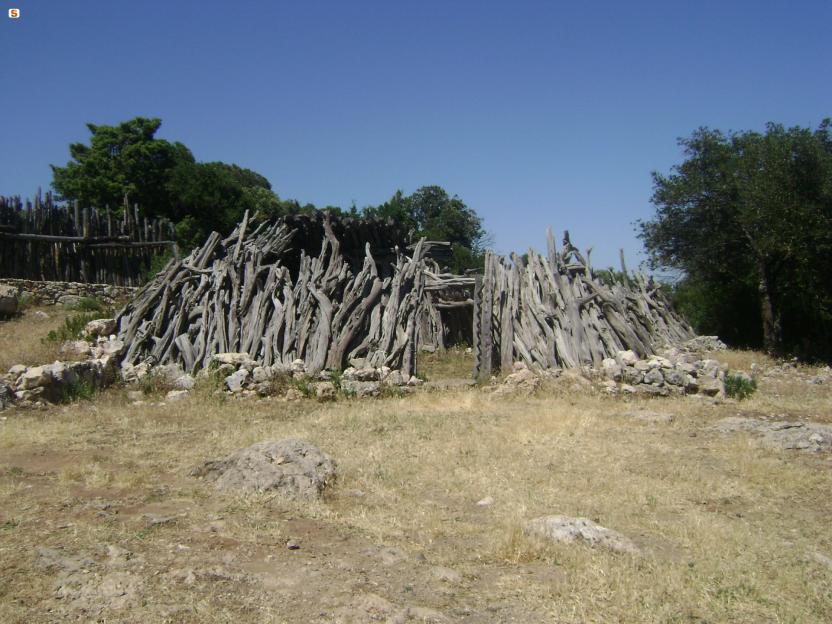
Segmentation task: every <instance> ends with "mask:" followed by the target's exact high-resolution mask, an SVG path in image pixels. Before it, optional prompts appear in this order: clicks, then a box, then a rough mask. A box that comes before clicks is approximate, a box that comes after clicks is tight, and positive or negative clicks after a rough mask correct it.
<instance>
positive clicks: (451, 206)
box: [52, 117, 487, 272]
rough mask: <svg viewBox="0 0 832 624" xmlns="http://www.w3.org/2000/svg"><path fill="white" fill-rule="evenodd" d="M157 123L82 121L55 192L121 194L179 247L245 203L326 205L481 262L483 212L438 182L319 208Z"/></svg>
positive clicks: (222, 227)
mask: <svg viewBox="0 0 832 624" xmlns="http://www.w3.org/2000/svg"><path fill="white" fill-rule="evenodd" d="M161 124H162V122H161V120H160V119H155V118H154V119H150V118H145V117H136V118H135V119H131V120H129V121H126V122H123V123H120V124H118V125H116V126H106V125H95V124H87V128H88V129H89V131H90V133H91V137H90V143H89V145H86V144H83V143H73V144H72V145H70V147H69V152H70V156H71V157H72V158H71V160H70V161H69V162H68V163H67V164H66V166H65V167H58V166H55V165H53V166H52V171H53V182H52V186H53V187H54V189H55V191H56V192H57V193H58V195H59V197H60V198H62V199H66V200H78V201H79V202H80V203H81V205H82V206H94V207H97V208H104V207H107V206H109V208H110V210H112V211H113V212H118V211H120V210H121V209H122V205H123V202H124V198H125V196H126V197H128V200H129V202H130V203H138V204H139V205H140V206H141V208H142V210H143V212H144V213H145V214H146V215H147V216H152V217H165V218H168V219H170V220H171V221H173V222H174V224H175V226H176V236H177V239H178V241H179V243H180V244H181V245H182V246H183V247H184V248H185V249H187V248H190V247H193V246H196V245H198V244H200V243H201V242H202V241H203V240H204V239H205V237H206V236H207V234H208V233H209V232H211V231H213V230H216V231H219V232H221V233H227V232H229V231H230V230H231V229H232V228H233V227H234V226H235V225H236V224H237V223H238V222H239V221H240V219H241V218H242V216H243V214H244V213H245V211H246V210H249V211H251V213H252V214H253V213H255V212H259V213H261V214H262V215H264V216H267V217H279V216H283V215H287V214H312V213H314V212H316V211H318V210H325V211H328V212H330V213H331V214H334V215H349V216H354V217H361V216H375V217H382V218H392V219H395V220H397V221H399V222H400V223H403V224H405V225H406V226H407V227H408V228H409V229H410V230H411V231H412V233H413V236H414V239H415V238H418V237H422V236H425V237H427V238H429V239H432V240H442V241H449V242H450V243H451V245H452V248H451V251H452V254H451V256H452V257H451V261H450V265H451V266H450V268H451V269H452V270H455V271H459V272H461V271H463V270H465V269H468V268H474V267H478V266H482V259H483V251H484V246H485V244H486V241H487V237H486V234H485V231H484V230H483V227H482V220H481V219H480V217H479V216H478V215H477V213H476V212H474V210H472V209H471V208H469V207H468V206H466V205H465V203H464V202H463V201H462V200H461V199H460V198H459V197H457V196H456V195H454V196H450V195H449V194H448V192H447V191H445V189H443V188H442V187H440V186H423V187H421V188H419V189H417V190H416V191H415V192H414V193H413V194H411V195H404V194H403V193H402V191H397V192H396V193H395V194H394V195H393V197H392V198H390V200H389V201H387V202H385V203H384V204H381V205H380V206H368V207H366V208H363V209H359V208H358V207H357V206H355V205H352V206H350V207H349V208H348V209H346V210H345V209H342V208H339V207H338V206H325V207H322V208H319V207H316V206H315V205H314V204H310V203H307V204H301V203H300V202H298V201H297V200H292V199H290V200H283V199H281V198H280V197H279V196H278V195H277V194H276V193H275V192H274V191H273V190H272V187H271V184H270V183H269V181H268V180H267V179H266V178H265V177H264V176H262V175H260V174H259V173H257V172H255V171H252V170H250V169H245V168H243V167H240V166H238V165H234V164H227V163H223V162H198V161H197V160H196V159H195V158H194V156H193V154H192V153H191V151H190V150H189V149H188V148H187V147H185V146H184V145H183V144H182V143H178V142H177V143H171V142H169V141H166V140H164V139H158V138H156V136H155V135H156V132H157V131H158V130H159V128H160V126H161Z"/></svg>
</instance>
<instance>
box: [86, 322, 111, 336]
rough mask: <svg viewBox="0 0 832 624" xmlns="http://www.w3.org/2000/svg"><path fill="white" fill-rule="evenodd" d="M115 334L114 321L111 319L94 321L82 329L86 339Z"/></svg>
mask: <svg viewBox="0 0 832 624" xmlns="http://www.w3.org/2000/svg"><path fill="white" fill-rule="evenodd" d="M115 332H116V320H115V319H111V318H105V319H95V320H94V321H90V322H89V323H87V324H86V326H85V327H84V336H87V337H88V338H97V337H99V336H104V337H107V336H109V335H110V334H114V333H115Z"/></svg>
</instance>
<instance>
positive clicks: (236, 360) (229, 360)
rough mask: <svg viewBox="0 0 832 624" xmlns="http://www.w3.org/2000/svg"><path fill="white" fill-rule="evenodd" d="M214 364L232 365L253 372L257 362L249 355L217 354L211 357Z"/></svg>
mask: <svg viewBox="0 0 832 624" xmlns="http://www.w3.org/2000/svg"><path fill="white" fill-rule="evenodd" d="M211 362H212V363H214V364H231V365H232V366H235V367H236V368H245V369H248V370H252V369H254V368H255V367H256V366H257V362H255V361H254V360H252V359H251V357H250V356H249V354H248V353H216V354H214V355H213V356H212V357H211Z"/></svg>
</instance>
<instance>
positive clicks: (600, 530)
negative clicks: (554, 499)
mask: <svg viewBox="0 0 832 624" xmlns="http://www.w3.org/2000/svg"><path fill="white" fill-rule="evenodd" d="M524 532H525V533H526V535H536V536H538V537H542V538H544V539H548V540H551V541H553V542H561V543H565V544H572V543H574V542H584V543H585V544H588V545H589V546H592V547H600V548H606V549H608V550H613V551H616V552H624V553H631V554H636V553H638V552H640V551H639V548H638V546H636V545H635V544H634V543H633V542H632V541H631V540H630V539H629V538H628V537H625V536H624V535H622V534H621V533H618V532H617V531H613V530H612V529H608V528H606V527H602V526H601V525H599V524H595V523H594V522H593V521H592V520H589V519H588V518H570V517H569V516H542V517H540V518H535V519H534V520H530V521H529V522H527V523H526V526H525V527H524Z"/></svg>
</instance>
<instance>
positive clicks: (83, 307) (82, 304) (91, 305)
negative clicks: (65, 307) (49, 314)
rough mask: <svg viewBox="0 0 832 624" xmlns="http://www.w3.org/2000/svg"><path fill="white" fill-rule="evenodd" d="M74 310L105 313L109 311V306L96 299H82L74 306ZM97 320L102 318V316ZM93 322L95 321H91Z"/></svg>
mask: <svg viewBox="0 0 832 624" xmlns="http://www.w3.org/2000/svg"><path fill="white" fill-rule="evenodd" d="M72 309H73V310H78V311H79V312H105V311H108V309H107V305H105V304H104V303H102V302H101V301H99V300H98V299H96V298H95V297H81V299H80V300H79V301H78V303H76V304H75V305H74V306H72ZM96 318H101V317H100V316H98V317H96ZM90 320H93V319H90Z"/></svg>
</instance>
